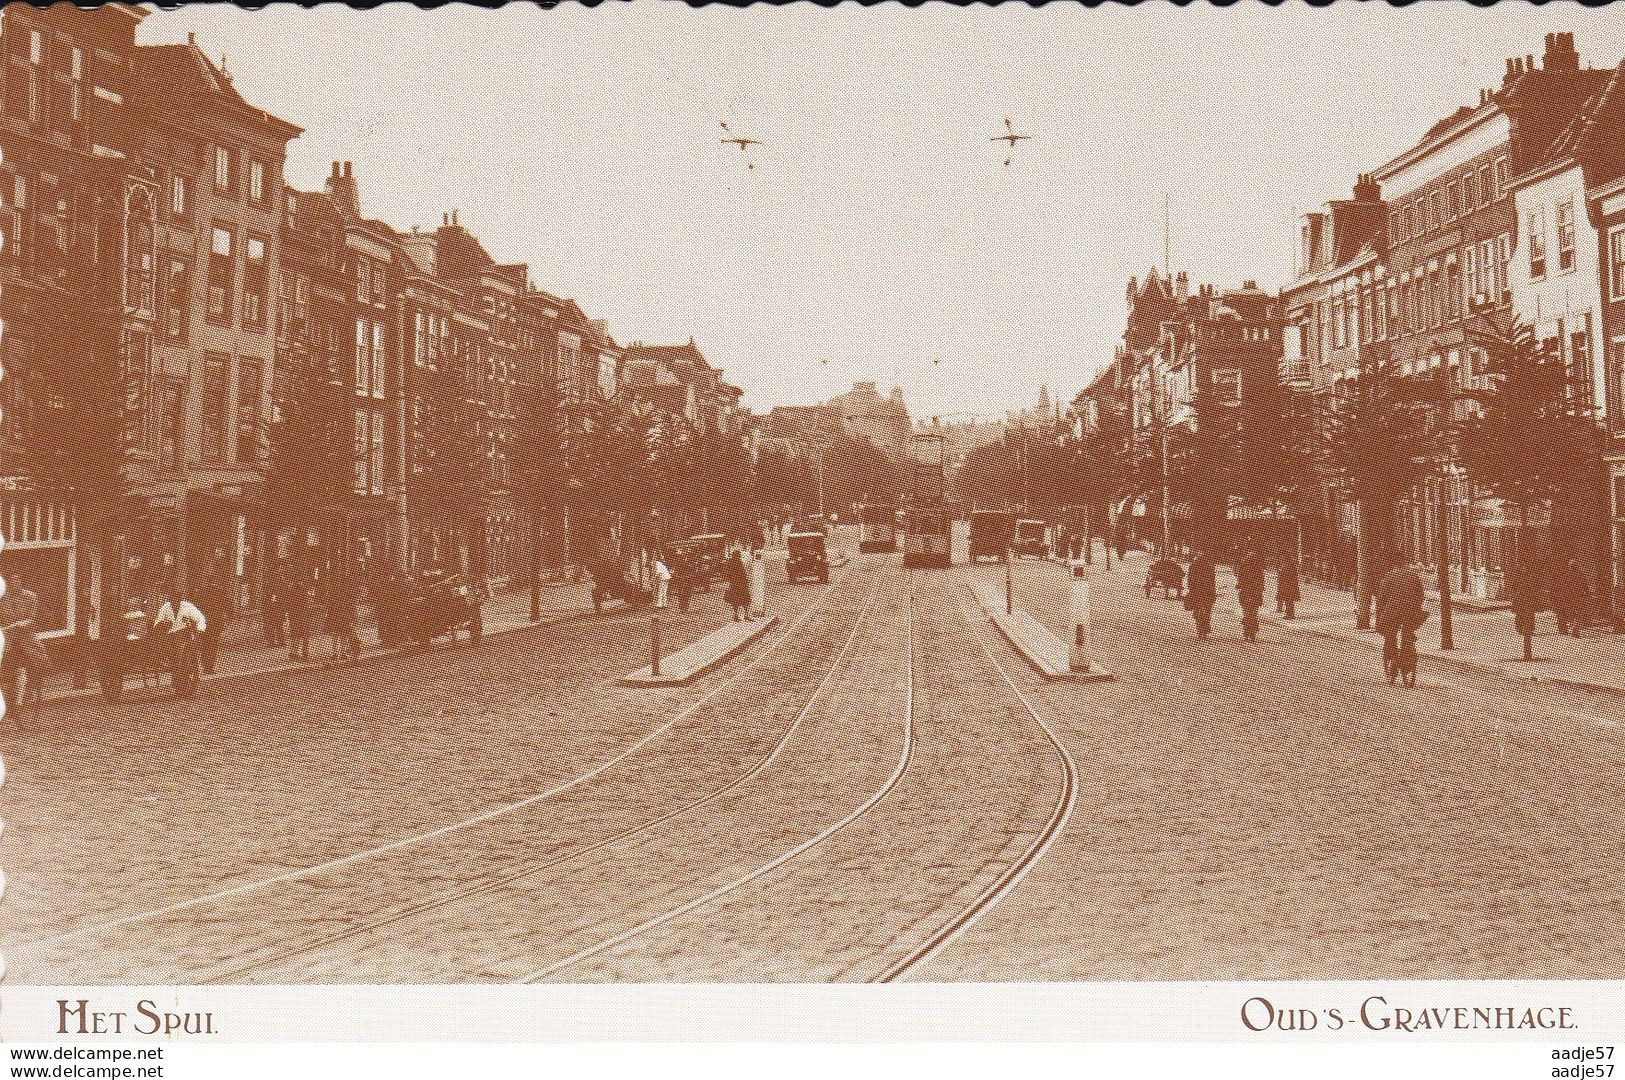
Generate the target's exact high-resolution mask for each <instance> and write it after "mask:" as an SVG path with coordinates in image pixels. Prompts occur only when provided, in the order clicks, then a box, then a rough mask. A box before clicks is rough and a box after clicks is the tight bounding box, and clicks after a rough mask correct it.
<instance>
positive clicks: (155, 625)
mask: <svg viewBox="0 0 1625 1080" xmlns="http://www.w3.org/2000/svg"><path fill="white" fill-rule="evenodd" d="M208 625H209V624H208V622H207V621H206V620H205V619H204V618H203V612H202V611H200V610H199V609H198V606H197V605H196V604H194V603H192V601H190V600H185V599H182V597H181V591H180V589H179V588H178V587H175V586H171V587H170V589H169V599H167V600H165V601H164V603H163V606H162V607H160V608H159V609H158V617H157V618H155V619H153V620H152V629H153V631H154V632H156V633H160V634H163V635H165V637H164V639H163V640H164V641H166V642H167V643H168V648H169V660H170V670H171V672H172V678H173V680H174V684H175V688H176V689H177V690H182V689H187V690H189V689H190V686H191V683H192V681H193V678H194V677H195V676H196V674H197V672H196V670H195V668H196V665H197V654H196V653H195V652H194V651H192V650H191V649H190V648H187V647H186V646H187V645H189V644H190V643H191V641H192V640H194V639H195V636H199V635H202V633H203V632H204V630H205V629H207V628H208ZM183 663H184V664H188V665H190V666H192V667H193V669H194V670H192V671H184V672H183V671H182V670H181V666H182V664H183Z"/></svg>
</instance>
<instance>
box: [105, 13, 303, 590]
mask: <svg viewBox="0 0 1625 1080" xmlns="http://www.w3.org/2000/svg"><path fill="white" fill-rule="evenodd" d="M135 75H136V77H135V80H134V82H133V84H132V92H131V107H132V110H133V111H134V113H135V115H136V116H137V117H138V130H139V139H140V146H139V150H138V153H139V154H140V156H141V159H142V160H143V161H144V162H145V163H146V165H147V166H148V167H149V168H150V170H151V173H152V176H153V179H154V182H155V185H156V189H157V191H158V199H157V215H156V216H157V230H156V234H157V244H156V246H157V268H156V269H157V276H158V279H159V282H160V283H161V293H162V300H161V304H160V306H161V309H162V319H161V320H160V322H159V325H158V327H157V332H156V333H155V334H154V335H153V340H152V361H151V374H152V382H151V391H150V393H151V399H152V404H151V405H150V406H149V408H150V409H151V411H152V412H153V414H154V416H155V418H156V426H157V429H158V431H159V433H160V435H159V438H158V439H157V441H156V451H157V454H156V461H155V463H154V464H155V466H156V468H155V469H154V470H153V471H151V473H150V474H149V477H148V480H147V482H146V483H144V484H143V485H142V487H141V488H140V494H141V495H142V496H143V497H145V498H146V499H147V501H148V504H149V507H150V508H151V510H150V513H149V515H148V518H147V527H146V529H145V530H144V535H141V536H140V537H138V538H135V539H134V540H133V542H134V544H135V547H134V549H133V554H132V561H131V565H137V564H139V566H140V568H141V569H142V570H144V571H147V575H146V576H147V577H148V579H149V580H148V581H146V582H142V583H140V584H147V585H151V584H155V583H156V581H155V580H154V579H156V578H158V577H170V576H172V577H174V578H175V579H176V580H178V581H179V582H181V583H182V585H183V586H185V585H187V584H188V583H191V584H195V583H196V582H198V581H199V580H201V579H202V578H204V577H205V576H218V577H223V578H225V579H226V580H227V581H228V582H229V584H230V585H231V586H232V590H233V594H234V603H235V604H236V605H238V606H241V607H251V606H254V605H256V604H257V602H258V584H257V583H258V582H259V581H260V579H261V575H262V573H263V568H264V564H265V558H266V546H267V542H268V537H269V530H268V525H267V522H266V520H265V515H264V513H263V508H264V478H265V470H266V468H267V465H268V463H269V438H268V430H269V425H270V418H271V395H270V390H271V385H272V382H273V380H274V378H275V371H276V334H275V326H274V320H273V310H272V306H273V302H274V295H275V294H274V292H273V283H274V282H275V281H276V280H277V278H278V276H279V273H280V269H279V258H280V243H279V237H280V233H281V224H282V213H283V210H282V197H283V190H284V189H283V183H282V171H283V164H284V162H285V160H286V156H287V144H288V141H289V140H290V139H292V138H294V137H295V136H296V135H298V134H299V130H300V129H299V128H297V127H295V126H294V125H292V124H290V123H288V122H286V121H284V120H280V119H278V118H277V117H274V116H272V115H270V114H269V113H266V112H265V111H263V110H261V109H257V108H254V107H253V106H251V105H249V104H248V102H246V101H244V100H243V98H242V97H241V95H239V94H238V93H237V91H236V89H235V88H234V87H233V86H232V83H231V78H230V76H229V74H228V73H227V72H226V71H225V70H224V69H223V68H221V67H216V66H215V65H214V64H212V63H211V62H210V61H209V59H208V58H207V57H206V56H205V55H204V54H203V51H202V50H201V49H200V48H198V46H197V44H196V43H195V42H188V43H187V44H185V45H153V46H142V47H139V48H137V49H136V51H135Z"/></svg>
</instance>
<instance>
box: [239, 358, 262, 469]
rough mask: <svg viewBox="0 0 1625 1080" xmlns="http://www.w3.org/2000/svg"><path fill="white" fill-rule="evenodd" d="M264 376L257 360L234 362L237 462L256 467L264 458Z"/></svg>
mask: <svg viewBox="0 0 1625 1080" xmlns="http://www.w3.org/2000/svg"><path fill="white" fill-rule="evenodd" d="M264 389H265V374H264V370H263V369H262V368H261V366H260V362H259V361H258V360H248V359H241V360H238V361H237V460H238V461H239V462H243V463H252V464H258V463H259V462H261V461H263V460H264V459H265V421H264V418H263V415H262V412H261V410H262V408H263V406H264V402H263V401H262V400H261V398H262V396H263V393H264Z"/></svg>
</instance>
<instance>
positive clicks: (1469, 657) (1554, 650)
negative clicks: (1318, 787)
mask: <svg viewBox="0 0 1625 1080" xmlns="http://www.w3.org/2000/svg"><path fill="white" fill-rule="evenodd" d="M1097 554H1098V553H1097ZM1149 563H1150V556H1149V555H1148V554H1146V553H1145V552H1137V551H1131V552H1129V554H1128V558H1127V559H1125V560H1117V559H1115V558H1114V559H1113V560H1112V570H1111V572H1112V574H1113V575H1114V576H1121V577H1122V578H1123V580H1125V581H1127V582H1132V583H1134V584H1141V583H1143V582H1144V581H1145V571H1146V567H1147V565H1148V564H1149ZM1105 572H1106V570H1105V567H1104V564H1103V562H1102V560H1101V559H1099V558H1098V557H1097V558H1096V559H1095V562H1094V565H1093V566H1092V567H1091V573H1095V574H1104V573H1105ZM1266 579H1267V580H1266V588H1265V591H1264V607H1263V609H1262V610H1261V611H1260V612H1259V621H1260V622H1261V623H1263V624H1265V625H1268V626H1277V627H1281V628H1283V629H1288V630H1296V631H1298V632H1300V633H1306V634H1317V635H1319V636H1321V637H1329V638H1339V639H1341V640H1344V641H1348V642H1352V643H1354V644H1357V645H1361V646H1363V647H1366V648H1370V649H1381V648H1382V637H1381V636H1380V635H1378V634H1377V633H1375V632H1374V631H1369V630H1359V629H1356V628H1355V620H1354V597H1353V594H1351V593H1347V592H1344V591H1342V590H1341V589H1332V588H1327V587H1326V586H1323V585H1316V584H1314V583H1313V582H1309V581H1300V584H1299V592H1301V593H1302V594H1303V595H1302V598H1301V599H1300V600H1299V601H1298V603H1297V604H1296V605H1295V607H1296V610H1295V612H1294V615H1295V617H1294V618H1293V619H1291V620H1290V621H1289V620H1287V619H1286V618H1285V617H1283V616H1282V615H1280V614H1279V613H1277V612H1276V611H1275V574H1274V573H1273V572H1270V573H1268V574H1267V575H1266ZM1158 595H1160V594H1158ZM1218 606H1219V607H1220V609H1222V610H1228V611H1231V612H1235V613H1236V614H1238V615H1239V614H1240V610H1241V609H1240V607H1239V605H1237V603H1236V579H1235V576H1234V574H1232V573H1231V571H1230V568H1229V567H1226V566H1221V567H1219V604H1218ZM1428 609H1429V612H1430V614H1429V616H1428V621H1427V622H1426V623H1424V624H1423V626H1422V629H1421V630H1420V631H1419V632H1418V634H1417V640H1416V651H1417V655H1418V656H1422V657H1430V658H1432V659H1434V660H1437V661H1440V662H1442V663H1447V664H1455V665H1458V666H1460V667H1463V668H1468V669H1470V670H1474V671H1484V672H1490V673H1493V674H1497V675H1504V676H1506V677H1508V678H1511V679H1518V680H1528V681H1532V682H1545V683H1555V684H1558V685H1564V686H1574V687H1579V688H1581V689H1586V690H1597V691H1605V692H1609V693H1618V694H1625V634H1615V633H1610V632H1606V631H1601V630H1597V629H1592V630H1588V631H1586V633H1585V636H1583V637H1578V638H1576V637H1569V636H1568V635H1564V634H1559V633H1558V632H1557V621H1556V617H1555V616H1553V615H1552V613H1551V612H1549V611H1543V612H1541V613H1540V614H1539V615H1538V616H1537V617H1536V619H1535V656H1536V659H1535V660H1534V661H1532V662H1528V663H1525V662H1524V661H1523V660H1522V659H1520V658H1521V657H1522V656H1523V639H1522V638H1520V637H1518V636H1517V634H1515V633H1514V632H1513V628H1512V613H1511V611H1510V610H1506V609H1487V608H1485V607H1483V606H1482V602H1470V603H1455V604H1451V605H1450V611H1451V617H1452V631H1453V636H1454V638H1455V646H1456V647H1455V648H1454V649H1451V650H1449V651H1448V652H1446V651H1443V650H1440V649H1439V648H1438V644H1439V602H1438V597H1437V596H1436V595H1434V594H1430V596H1429V604H1428Z"/></svg>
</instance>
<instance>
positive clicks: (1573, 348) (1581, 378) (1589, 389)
mask: <svg viewBox="0 0 1625 1080" xmlns="http://www.w3.org/2000/svg"><path fill="white" fill-rule="evenodd" d="M1585 320H1586V321H1585V325H1584V326H1583V327H1582V328H1581V329H1579V330H1575V331H1572V332H1571V333H1570V334H1569V388H1570V392H1571V393H1572V394H1573V396H1574V397H1575V399H1576V400H1578V401H1580V402H1583V403H1584V404H1586V405H1589V404H1591V402H1592V401H1593V400H1595V397H1596V393H1597V381H1596V379H1595V378H1593V372H1592V367H1591V316H1590V315H1589V314H1588V315H1586V317H1585Z"/></svg>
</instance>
